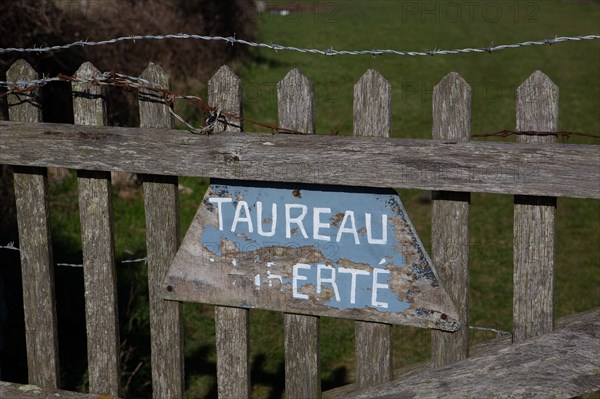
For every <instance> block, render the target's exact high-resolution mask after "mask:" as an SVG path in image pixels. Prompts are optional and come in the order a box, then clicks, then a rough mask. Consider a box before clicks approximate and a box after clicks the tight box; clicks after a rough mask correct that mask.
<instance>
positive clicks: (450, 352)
mask: <svg viewBox="0 0 600 399" xmlns="http://www.w3.org/2000/svg"><path fill="white" fill-rule="evenodd" d="M432 136H433V139H434V140H446V141H469V140H470V139H471V86H469V84H468V83H467V82H466V81H465V80H464V79H463V78H462V77H461V76H460V75H459V74H457V73H455V72H451V73H449V74H448V75H446V76H445V77H444V78H443V79H442V80H441V81H440V82H439V83H438V84H437V85H436V86H435V87H434V89H433V128H432ZM432 196H433V208H432V212H431V247H432V261H433V264H434V265H435V267H436V269H437V271H438V273H439V274H440V279H441V280H442V283H443V284H444V287H445V288H446V291H448V294H450V297H451V298H452V301H453V302H454V304H455V305H456V309H457V311H458V313H459V317H460V321H461V323H462V328H461V329H460V330H459V331H457V332H454V333H449V332H444V331H436V330H433V331H431V357H432V362H433V365H434V367H441V366H444V365H446V364H449V363H454V362H456V361H459V360H462V359H464V358H466V357H467V356H468V354H469V327H468V323H469V264H470V257H469V251H470V233H469V230H470V225H469V214H470V208H471V205H470V201H471V194H470V193H467V192H451V191H434V192H433V193H432Z"/></svg>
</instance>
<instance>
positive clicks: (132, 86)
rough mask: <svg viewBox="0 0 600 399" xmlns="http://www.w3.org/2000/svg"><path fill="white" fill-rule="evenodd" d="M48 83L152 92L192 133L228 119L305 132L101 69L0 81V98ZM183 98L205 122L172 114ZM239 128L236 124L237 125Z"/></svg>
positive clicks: (207, 130)
mask: <svg viewBox="0 0 600 399" xmlns="http://www.w3.org/2000/svg"><path fill="white" fill-rule="evenodd" d="M51 82H69V83H85V84H91V85H100V86H113V87H119V88H122V89H124V90H128V91H130V90H138V91H139V90H142V91H146V92H153V93H154V94H155V95H156V96H157V97H160V98H162V99H163V101H164V103H165V104H166V105H167V106H169V112H171V114H172V115H173V116H174V117H175V118H176V119H177V120H178V121H180V122H181V123H183V124H184V125H185V126H186V128H187V130H188V131H190V132H191V133H194V134H207V135H208V134H211V133H213V132H214V128H215V126H216V122H221V123H222V124H223V125H225V126H229V125H233V126H235V125H234V124H232V123H231V120H236V121H238V122H239V123H241V122H246V123H250V124H252V125H255V126H260V127H263V128H266V129H269V130H270V131H271V133H273V134H275V133H286V134H308V133H305V132H299V131H296V130H292V129H287V128H283V127H280V126H277V125H273V124H269V123H265V122H259V121H256V120H253V119H250V118H245V117H243V116H241V115H236V114H233V113H230V112H225V111H223V110H221V109H219V108H218V107H212V106H210V105H208V104H206V103H205V102H204V100H203V99H202V98H200V97H198V96H193V95H181V94H178V93H175V92H173V91H170V90H167V89H165V88H162V87H160V86H158V85H156V84H155V83H152V82H150V81H148V80H145V79H142V78H139V77H134V76H129V75H124V74H121V73H117V72H115V71H110V72H104V73H102V74H100V75H98V76H95V77H92V78H89V79H81V78H77V76H75V75H74V76H69V75H65V74H58V75H57V76H56V77H52V78H42V79H36V80H30V81H12V82H11V81H0V87H7V88H8V90H7V91H6V92H2V93H0V98H4V97H6V96H8V95H9V94H26V93H31V92H32V91H35V90H37V89H39V88H41V87H43V86H45V85H46V84H48V83H51ZM176 99H180V100H186V101H187V102H189V103H191V104H193V105H195V106H196V107H197V108H199V109H200V110H201V111H203V112H204V113H206V114H208V115H209V116H208V118H206V121H205V122H206V123H205V125H204V126H203V127H202V128H199V129H198V128H195V127H193V126H192V125H191V124H189V123H188V122H186V121H185V120H184V119H183V118H182V117H181V116H179V115H178V114H176V113H175V112H174V111H173V107H172V106H173V105H174V100H176ZM211 119H215V120H214V123H213V122H208V121H210V120H211ZM238 127H239V125H238Z"/></svg>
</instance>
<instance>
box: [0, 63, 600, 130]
mask: <svg viewBox="0 0 600 399" xmlns="http://www.w3.org/2000/svg"><path fill="white" fill-rule="evenodd" d="M51 82H70V83H86V84H92V85H101V86H113V87H119V88H121V89H124V90H127V91H131V90H138V91H139V90H142V91H146V92H152V93H154V94H155V95H156V96H157V97H159V98H162V99H163V101H164V103H165V104H166V105H167V106H169V112H171V114H172V115H173V116H174V117H175V119H177V120H178V121H179V122H181V123H182V124H183V125H184V126H185V127H186V129H187V130H188V131H189V132H190V133H193V134H206V135H210V134H212V133H214V132H215V127H216V126H217V125H218V124H219V123H221V124H222V125H223V126H225V127H227V126H235V127H239V126H240V125H239V124H238V125H236V124H234V123H232V121H233V120H235V121H238V123H240V124H241V123H242V122H245V123H249V124H251V125H254V126H259V127H263V128H266V129H269V130H270V131H271V133H272V134H275V133H285V134H304V135H306V134H309V133H306V132H299V131H296V130H292V129H286V128H283V127H280V126H277V125H273V124H269V123H265V122H260V121H256V120H253V119H249V118H245V117H243V116H241V115H236V114H233V113H230V112H225V111H223V110H221V109H220V108H218V107H212V106H210V105H208V104H207V103H205V102H204V100H203V99H202V98H201V97H198V96H194V95H181V94H178V93H175V92H173V91H170V90H167V89H165V88H162V87H160V86H158V85H156V84H155V83H153V82H150V81H148V80H145V79H143V78H139V77H135V76H129V75H124V74H121V73H117V72H115V71H110V72H104V73H102V74H100V75H98V76H95V77H92V78H88V79H81V78H77V76H69V75H65V74H58V75H57V76H56V77H51V78H42V79H36V80H30V81H14V82H11V81H0V87H6V88H8V90H7V91H5V92H2V93H0V98H4V97H6V96H7V95H9V94H26V93H31V92H32V91H35V90H37V89H39V88H41V87H42V86H45V85H46V84H48V83H51ZM176 99H179V100H185V101H187V102H189V103H191V104H193V105H195V106H196V107H197V108H198V109H200V110H201V111H202V112H204V113H205V114H208V117H207V118H206V119H205V124H204V126H203V127H201V128H196V127H194V126H192V125H191V124H190V123H188V122H187V121H186V120H185V119H184V118H182V117H181V116H179V115H178V114H176V113H175V111H174V110H173V105H174V102H175V100H176ZM330 134H331V135H337V134H338V132H337V131H332V132H331V133H330ZM511 136H542V137H544V136H554V137H557V138H561V139H562V140H563V141H565V140H567V139H569V138H570V137H572V136H579V137H588V138H594V139H600V134H594V133H584V132H569V131H558V132H542V131H529V130H528V131H514V130H501V131H499V132H495V133H481V134H473V135H471V137H473V138H485V137H498V138H507V137H511Z"/></svg>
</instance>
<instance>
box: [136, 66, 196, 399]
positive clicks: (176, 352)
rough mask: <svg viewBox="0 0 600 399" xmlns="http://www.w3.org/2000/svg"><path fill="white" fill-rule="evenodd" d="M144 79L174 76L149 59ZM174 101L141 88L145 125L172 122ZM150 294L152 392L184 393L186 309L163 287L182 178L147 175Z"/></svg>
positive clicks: (162, 80)
mask: <svg viewBox="0 0 600 399" xmlns="http://www.w3.org/2000/svg"><path fill="white" fill-rule="evenodd" d="M141 78H142V79H145V80H147V81H149V82H152V83H154V84H156V86H157V87H159V88H162V89H167V90H168V89H169V88H170V87H169V77H168V76H167V74H166V73H165V72H164V71H163V70H162V68H161V67H159V66H158V65H156V64H153V63H150V64H149V65H148V67H147V68H146V69H145V70H144V72H143V73H142V75H141ZM169 106H170V104H166V103H165V100H164V97H163V96H160V95H159V94H158V93H157V92H155V91H151V90H140V92H139V109H140V127H141V128H145V127H165V128H172V127H173V117H172V116H171V113H170V112H169ZM142 179H143V188H144V208H145V213H146V251H147V254H148V293H149V296H150V340H151V361H152V397H153V398H155V399H159V398H173V399H177V398H179V399H181V398H183V394H184V391H185V375H184V369H183V365H184V362H183V361H184V358H183V313H182V304H181V303H180V302H171V301H165V300H163V299H162V297H161V296H160V290H161V288H162V285H163V281H164V278H165V276H166V275H167V272H168V271H169V266H170V265H171V262H172V261H173V258H174V257H175V254H176V253H177V248H178V247H179V192H178V185H177V182H178V178H177V177H176V176H175V177H172V176H158V175H143V176H142Z"/></svg>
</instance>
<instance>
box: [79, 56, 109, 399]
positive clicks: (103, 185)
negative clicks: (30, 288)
mask: <svg viewBox="0 0 600 399" xmlns="http://www.w3.org/2000/svg"><path fill="white" fill-rule="evenodd" d="M76 74H77V77H79V78H82V79H86V78H92V77H94V76H97V75H99V74H100V71H98V69H96V68H95V67H94V66H93V65H92V64H90V63H89V62H86V63H84V64H82V65H81V67H80V68H79V69H78V70H77V72H76ZM72 91H73V116H74V121H75V124H79V125H92V126H104V125H106V104H105V99H104V94H103V90H102V87H101V86H94V85H90V84H85V83H72ZM77 185H78V188H79V216H80V220H81V247H82V251H83V277H84V285H85V314H86V318H85V319H86V330H87V349H88V374H89V385H90V388H89V389H90V392H91V393H96V394H103V395H113V396H119V391H120V351H119V347H120V342H119V312H118V310H117V271H116V268H115V248H114V238H113V235H114V234H113V233H114V222H113V210H112V199H111V179H110V173H109V172H98V171H87V170H78V171H77Z"/></svg>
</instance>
